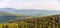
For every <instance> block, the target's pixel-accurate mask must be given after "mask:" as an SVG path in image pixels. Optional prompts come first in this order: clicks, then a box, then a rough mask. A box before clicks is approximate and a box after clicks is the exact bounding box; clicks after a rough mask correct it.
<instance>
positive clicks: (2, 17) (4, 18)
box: [0, 11, 29, 23]
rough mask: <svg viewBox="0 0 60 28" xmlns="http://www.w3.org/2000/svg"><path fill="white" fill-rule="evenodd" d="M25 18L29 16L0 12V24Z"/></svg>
mask: <svg viewBox="0 0 60 28" xmlns="http://www.w3.org/2000/svg"><path fill="white" fill-rule="evenodd" d="M26 17H29V16H27V15H24V14H14V13H9V12H3V11H0V23H6V22H9V21H12V20H17V19H21V18H26Z"/></svg>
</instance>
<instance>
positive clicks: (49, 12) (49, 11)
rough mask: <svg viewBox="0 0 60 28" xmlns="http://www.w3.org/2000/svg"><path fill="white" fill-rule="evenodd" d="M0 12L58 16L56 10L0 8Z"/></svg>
mask: <svg viewBox="0 0 60 28" xmlns="http://www.w3.org/2000/svg"><path fill="white" fill-rule="evenodd" d="M0 11H4V12H11V13H17V14H39V13H41V14H58V13H60V11H58V10H37V9H36V10H34V9H18V10H17V9H15V8H0Z"/></svg>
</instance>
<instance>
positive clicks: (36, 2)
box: [0, 0, 60, 10]
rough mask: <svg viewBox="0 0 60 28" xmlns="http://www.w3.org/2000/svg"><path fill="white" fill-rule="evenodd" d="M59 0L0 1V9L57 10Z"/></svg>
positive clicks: (59, 6) (59, 7)
mask: <svg viewBox="0 0 60 28" xmlns="http://www.w3.org/2000/svg"><path fill="white" fill-rule="evenodd" d="M59 4H60V2H59V0H0V8H4V7H9V8H17V9H47V10H52V9H53V10H59V9H60V5H59Z"/></svg>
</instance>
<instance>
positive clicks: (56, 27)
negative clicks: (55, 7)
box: [0, 15, 60, 28]
mask: <svg viewBox="0 0 60 28" xmlns="http://www.w3.org/2000/svg"><path fill="white" fill-rule="evenodd" d="M0 28H60V15H52V16H44V17H33V18H28V19H20V20H16V21H10V22H8V23H5V24H2V23H1V24H0Z"/></svg>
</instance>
